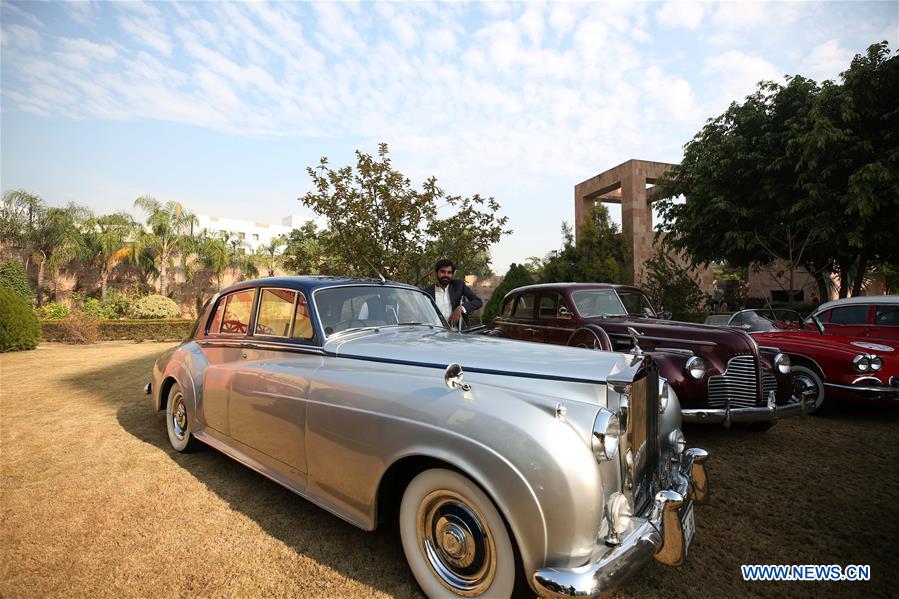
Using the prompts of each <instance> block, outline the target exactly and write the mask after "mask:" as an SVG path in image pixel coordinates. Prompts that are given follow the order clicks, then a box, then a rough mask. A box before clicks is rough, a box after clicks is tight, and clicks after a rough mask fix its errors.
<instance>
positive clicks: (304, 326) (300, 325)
mask: <svg viewBox="0 0 899 599" xmlns="http://www.w3.org/2000/svg"><path fill="white" fill-rule="evenodd" d="M314 336H315V331H314V330H313V328H312V320H311V319H310V318H309V304H307V303H306V296H305V295H303V294H302V293H300V294H299V297H298V298H297V310H296V313H295V314H294V317H293V338H294V339H307V340H308V339H312V338H313V337H314Z"/></svg>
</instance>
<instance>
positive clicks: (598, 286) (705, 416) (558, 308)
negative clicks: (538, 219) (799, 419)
mask: <svg viewBox="0 0 899 599" xmlns="http://www.w3.org/2000/svg"><path fill="white" fill-rule="evenodd" d="M493 326H494V328H493V330H491V331H490V334H493V335H497V336H501V337H506V338H509V339H518V340H522V341H534V342H538V343H547V344H552V345H568V346H574V347H582V348H589V349H603V350H609V349H611V350H613V351H618V352H630V351H631V350H632V349H633V348H634V344H635V340H636V343H637V344H638V345H639V347H640V348H641V349H642V350H643V351H647V352H650V353H652V354H653V355H654V356H656V357H657V358H660V359H659V362H660V373H661V375H662V376H663V377H665V378H666V379H667V381H668V383H669V384H670V385H671V387H672V388H673V389H674V391H675V392H676V393H677V396H678V398H679V399H680V402H681V409H682V410H683V419H684V421H687V422H723V423H725V424H726V425H729V424H730V423H731V422H751V423H755V424H754V425H753V428H757V429H762V430H764V429H766V428H769V427H770V426H771V425H772V424H773V423H774V422H776V420H777V419H779V418H784V417H788V416H795V415H798V414H801V413H802V410H803V407H802V404H803V401H802V395H801V393H799V392H797V390H796V389H795V386H794V381H793V377H792V375H791V374H790V362H789V358H788V357H786V355H785V354H783V353H781V352H780V351H779V350H778V348H777V347H775V346H772V345H771V344H764V345H760V344H758V343H756V342H755V341H754V340H753V338H752V337H751V336H750V335H748V334H747V333H745V332H743V331H740V330H724V329H720V328H716V327H711V326H705V325H701V324H691V323H684V322H676V321H670V320H662V319H660V318H659V316H658V314H657V312H656V310H655V308H654V307H653V305H652V303H651V302H650V301H649V299H648V298H647V297H646V295H644V294H643V292H641V291H640V289H638V288H637V287H630V286H626V285H611V284H605V283H550V284H542V285H529V286H526V287H519V288H517V289H514V290H512V291H510V292H509V293H508V294H507V295H506V296H505V298H504V299H503V304H502V308H501V311H500V314H499V315H498V316H497V317H496V319H495V320H494V322H493ZM538 355H539V354H538Z"/></svg>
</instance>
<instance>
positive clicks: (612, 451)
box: [592, 409, 621, 462]
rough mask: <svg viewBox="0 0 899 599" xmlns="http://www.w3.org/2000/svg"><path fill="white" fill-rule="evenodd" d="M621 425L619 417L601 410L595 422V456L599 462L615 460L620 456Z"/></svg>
mask: <svg viewBox="0 0 899 599" xmlns="http://www.w3.org/2000/svg"><path fill="white" fill-rule="evenodd" d="M620 436H621V425H620V423H619V422H618V415H617V414H615V413H614V412H610V411H609V410H606V409H601V410H600V411H599V414H597V415H596V420H594V421H593V442H592V443H593V455H595V456H596V460H597V461H598V462H604V461H607V460H611V459H614V458H615V456H617V455H618V439H619V437H620Z"/></svg>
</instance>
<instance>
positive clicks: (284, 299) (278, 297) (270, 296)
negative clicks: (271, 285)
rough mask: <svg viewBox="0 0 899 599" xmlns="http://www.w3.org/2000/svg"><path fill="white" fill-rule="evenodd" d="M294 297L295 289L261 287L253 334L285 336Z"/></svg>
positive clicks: (295, 295)
mask: <svg viewBox="0 0 899 599" xmlns="http://www.w3.org/2000/svg"><path fill="white" fill-rule="evenodd" d="M296 297H297V294H296V291H291V290H289V289H263V290H262V297H261V299H260V301H259V313H258V314H257V315H256V331H255V332H254V335H266V336H270V337H287V336H288V334H290V321H291V319H292V318H293V305H294V302H295V301H296Z"/></svg>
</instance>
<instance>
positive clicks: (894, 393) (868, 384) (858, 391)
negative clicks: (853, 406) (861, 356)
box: [824, 376, 899, 400]
mask: <svg viewBox="0 0 899 599" xmlns="http://www.w3.org/2000/svg"><path fill="white" fill-rule="evenodd" d="M892 380H896V377H895V376H894V377H892ZM824 386H825V387H827V389H828V390H830V391H836V392H837V394H838V395H839V396H841V397H847V396H848V397H852V398H859V399H897V400H899V384H897V385H884V384H882V383H881V384H875V383H874V382H873V381H862V382H859V383H858V384H853V385H840V384H838V383H824Z"/></svg>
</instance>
